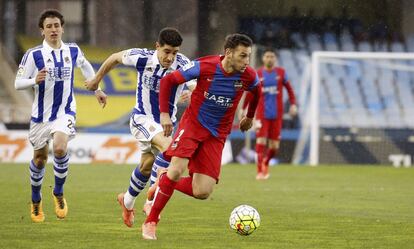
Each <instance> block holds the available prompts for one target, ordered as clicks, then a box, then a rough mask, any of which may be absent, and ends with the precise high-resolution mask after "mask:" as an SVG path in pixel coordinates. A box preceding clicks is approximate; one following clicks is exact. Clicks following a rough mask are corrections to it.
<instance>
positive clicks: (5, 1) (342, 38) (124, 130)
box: [0, 0, 414, 167]
mask: <svg viewBox="0 0 414 249" xmlns="http://www.w3.org/2000/svg"><path fill="white" fill-rule="evenodd" d="M46 8H55V9H58V10H60V11H61V12H62V14H63V15H64V17H65V26H64V29H65V33H64V37H63V41H64V42H76V43H78V44H79V45H80V47H81V48H82V50H83V52H84V54H85V56H86V57H87V59H88V60H89V61H90V62H91V63H92V64H93V66H94V68H95V69H96V70H97V69H98V68H99V66H100V64H101V63H102V62H103V60H104V59H105V58H106V57H107V56H109V55H110V54H111V53H113V52H116V51H119V50H122V49H126V48H131V47H147V48H153V47H154V43H155V40H156V38H157V34H158V31H159V30H160V29H161V28H163V27H165V26H173V27H176V28H178V29H179V30H180V31H181V33H182V35H183V38H184V42H183V45H182V47H181V52H182V53H184V54H185V55H186V56H188V57H189V58H190V59H195V58H197V57H199V56H203V55H207V54H218V53H221V52H222V45H223V41H224V37H225V36H226V35H227V34H229V33H234V32H241V33H245V34H248V35H249V36H250V37H251V38H252V39H253V41H254V42H255V46H254V50H253V51H254V57H253V58H252V61H251V65H252V66H254V67H259V66H260V62H261V51H263V49H264V48H265V47H269V46H271V47H273V48H275V49H277V50H278V54H279V65H280V66H282V67H285V68H286V71H287V74H288V77H289V79H290V81H291V83H292V85H293V87H294V90H295V93H296V97H297V99H298V100H299V110H300V115H299V117H297V118H294V119H292V118H290V117H289V115H285V117H284V122H283V127H284V130H283V132H282V143H281V149H280V153H279V157H278V158H277V159H276V160H273V164H277V163H280V162H283V163H290V162H294V163H305V164H306V163H308V162H309V129H308V128H309V124H310V122H311V120H310V119H309V118H308V117H307V115H308V114H309V112H310V111H311V110H310V106H309V93H310V85H311V83H310V82H311V81H310V79H311V76H312V73H314V72H312V70H311V65H312V61H311V57H312V53H313V52H315V51H343V52H347V51H348V52H394V53H404V54H407V55H409V52H414V25H413V23H414V2H413V1H410V0H365V1H356V0H329V1H328V0H312V1H308V0H289V1H287V0H272V1H270V0H261V1H251V0H250V1H247V0H237V1H236V0H175V1H168V0H119V1H110V0H99V1H98V0H70V1H69V0H65V1H63V0H49V1H48V0H26V1H25V0H15V1H13V0H1V1H0V17H1V22H0V48H1V49H0V67H1V74H0V131H2V133H1V134H0V161H22V162H23V161H28V160H30V156H31V154H30V153H31V152H30V145H28V144H27V142H25V141H26V140H25V138H26V135H27V130H28V128H29V122H28V121H29V119H30V110H31V104H32V100H33V95H32V92H31V91H16V90H15V89H14V78H15V74H16V69H17V65H18V64H19V62H20V60H21V58H22V56H23V54H24V52H25V51H26V50H27V49H29V48H31V47H34V46H36V45H38V44H40V43H41V42H42V40H41V36H40V31H39V28H38V26H37V21H38V17H39V14H40V13H41V12H42V11H43V10H44V9H46ZM413 61H414V58H411V59H392V60H391V59H387V58H384V59H381V60H378V59H377V60H372V59H370V58H366V59H344V58H341V57H340V56H338V58H337V59H331V60H325V61H322V62H320V67H319V70H320V72H319V73H320V81H319V82H318V83H317V84H319V85H320V92H319V96H320V97H319V104H318V110H319V116H318V120H319V127H318V128H319V131H320V136H319V137H318V139H319V142H320V144H319V148H318V149H319V150H318V153H319V158H320V159H319V162H320V163H324V164H330V163H355V164H392V165H394V166H396V167H400V166H406V167H409V166H411V164H412V155H413V154H414V146H413V142H414V133H413V128H414V75H413V68H414V62H413ZM102 86H103V87H102V89H103V90H104V91H105V92H106V93H107V94H108V106H107V107H106V108H105V109H103V110H102V109H100V108H99V106H98V104H97V103H96V100H95V98H94V96H93V95H92V94H91V93H90V92H88V91H86V90H85V89H84V87H83V79H82V76H81V75H80V74H79V72H78V73H77V78H76V80H75V94H76V101H77V105H78V108H77V109H78V111H77V127H78V132H79V134H80V135H81V136H80V137H81V138H79V141H82V142H78V144H74V145H71V146H73V147H72V148H71V149H72V153H73V154H74V155H76V157H77V158H78V160H79V162H91V160H92V162H93V161H94V160H95V161H105V162H115V161H116V162H120V163H124V162H137V161H138V160H137V159H136V157H135V158H134V156H135V155H136V154H137V151H136V148H135V147H134V140H133V139H132V140H131V138H132V136H128V133H129V126H128V120H129V112H130V111H131V109H132V107H133V106H134V104H135V88H136V72H135V69H134V68H128V67H117V68H116V69H115V70H112V71H111V72H110V74H109V75H108V76H107V77H105V79H104V82H103V84H102ZM285 96H286V94H285ZM285 107H288V105H285ZM183 108H185V106H181V109H183ZM236 121H237V120H236ZM236 124H237V123H236ZM85 134H86V137H85V138H82V135H85ZM108 134H109V135H108ZM88 135H90V136H92V137H88ZM100 135H102V136H104V137H105V139H106V140H105V139H102V137H99V138H98V137H93V136H100ZM94 139H97V140H94ZM99 139H101V140H99ZM127 139H130V140H131V141H127ZM253 139H254V134H253V133H248V134H247V139H246V134H243V133H241V132H239V131H238V129H237V125H235V127H234V132H233V133H232V134H231V136H230V137H229V141H228V147H227V150H226V153H225V155H226V156H227V159H226V161H227V162H230V161H238V162H240V163H246V162H252V161H253V160H254V156H255V155H254V152H253V151H252V150H251V149H249V148H250V147H252V148H254V147H253V146H251V145H250V143H247V145H248V146H247V147H246V141H250V140H252V141H253ZM75 140H76V139H75ZM75 140H74V141H75ZM98 140H99V141H101V142H100V147H99V148H95V147H93V145H87V144H88V143H89V144H90V143H91V141H92V143H93V141H98ZM252 145H254V142H253V144H252ZM105 148H106V149H105ZM108 148H109V149H108ZM111 153H113V154H111ZM97 154H100V155H101V156H102V157H103V158H101V159H97V158H96V155H97ZM108 155H110V156H108ZM27 158H29V159H27ZM114 158H115V159H114ZM118 159H119V160H118ZM117 160H118V161H117ZM75 161H76V160H75Z"/></svg>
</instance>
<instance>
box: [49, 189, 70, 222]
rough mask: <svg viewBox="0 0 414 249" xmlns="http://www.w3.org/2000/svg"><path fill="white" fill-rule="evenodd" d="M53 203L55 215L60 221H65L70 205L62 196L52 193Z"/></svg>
mask: <svg viewBox="0 0 414 249" xmlns="http://www.w3.org/2000/svg"><path fill="white" fill-rule="evenodd" d="M52 196H53V201H54V203H55V213H56V216H57V217H58V218H59V219H64V218H65V217H66V215H67V214H68V204H67V203H66V199H65V197H63V194H62V195H55V194H54V193H52Z"/></svg>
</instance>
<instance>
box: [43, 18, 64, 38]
mask: <svg viewBox="0 0 414 249" xmlns="http://www.w3.org/2000/svg"><path fill="white" fill-rule="evenodd" d="M40 31H41V32H42V35H43V36H44V37H45V40H46V42H48V43H56V42H59V41H60V40H61V39H62V34H63V27H62V25H61V23H60V19H59V18H57V17H47V18H46V19H45V20H44V21H43V28H42V29H40Z"/></svg>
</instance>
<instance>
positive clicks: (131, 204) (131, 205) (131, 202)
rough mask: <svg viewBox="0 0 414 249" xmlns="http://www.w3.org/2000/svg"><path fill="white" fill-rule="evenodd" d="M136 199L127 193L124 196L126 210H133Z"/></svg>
mask: <svg viewBox="0 0 414 249" xmlns="http://www.w3.org/2000/svg"><path fill="white" fill-rule="evenodd" d="M136 198H137V197H135V196H132V195H131V194H130V193H129V192H128V191H127V192H126V193H125V195H124V205H125V207H126V208H127V209H129V210H131V209H133V208H134V205H135V199H136Z"/></svg>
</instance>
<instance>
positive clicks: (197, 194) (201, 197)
mask: <svg viewBox="0 0 414 249" xmlns="http://www.w3.org/2000/svg"><path fill="white" fill-rule="evenodd" d="M193 195H194V198H196V199H199V200H205V199H207V198H208V197H209V196H210V193H208V192H194V193H193Z"/></svg>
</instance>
